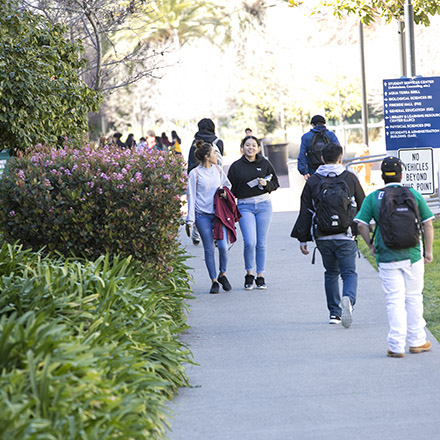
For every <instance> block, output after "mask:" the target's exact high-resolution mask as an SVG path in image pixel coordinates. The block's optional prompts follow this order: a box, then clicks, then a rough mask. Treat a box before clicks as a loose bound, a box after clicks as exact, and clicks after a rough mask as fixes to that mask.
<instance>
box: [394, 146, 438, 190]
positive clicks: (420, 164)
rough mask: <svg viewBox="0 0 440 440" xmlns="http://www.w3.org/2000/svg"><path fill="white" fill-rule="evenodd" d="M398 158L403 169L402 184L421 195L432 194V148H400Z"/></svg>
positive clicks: (433, 185) (433, 188)
mask: <svg viewBox="0 0 440 440" xmlns="http://www.w3.org/2000/svg"><path fill="white" fill-rule="evenodd" d="M397 153H398V155H399V159H400V160H401V161H402V163H403V166H404V169H403V173H402V184H403V185H404V186H408V187H411V188H414V189H415V190H416V191H418V192H419V193H420V194H422V195H429V194H434V192H435V182H434V158H433V151H432V148H401V149H400V150H398V152H397Z"/></svg>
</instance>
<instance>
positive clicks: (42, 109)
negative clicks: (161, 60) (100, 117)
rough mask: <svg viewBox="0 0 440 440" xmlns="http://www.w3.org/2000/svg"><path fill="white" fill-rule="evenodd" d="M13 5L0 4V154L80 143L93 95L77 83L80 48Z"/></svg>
mask: <svg viewBox="0 0 440 440" xmlns="http://www.w3.org/2000/svg"><path fill="white" fill-rule="evenodd" d="M29 9H30V8H26V7H23V6H22V2H19V1H17V0H7V1H4V0H3V1H1V2H0V151H1V150H3V149H5V148H11V150H12V149H17V150H22V151H23V150H24V149H26V147H28V146H29V145H31V144H33V145H35V144H37V143H38V142H50V143H55V142H60V141H61V143H62V139H63V137H64V136H66V135H67V134H69V135H70V136H72V137H76V138H78V139H82V138H83V137H84V135H85V134H86V133H87V129H88V113H89V112H90V111H97V110H98V109H99V105H100V102H101V96H100V94H99V93H98V92H96V91H94V90H92V89H90V88H89V87H87V85H86V84H85V83H84V82H83V81H82V80H81V78H80V76H79V74H78V72H79V71H80V70H81V69H83V68H84V67H85V59H84V58H83V57H82V54H83V52H84V48H83V46H82V43H81V42H80V41H79V40H75V41H71V39H70V36H69V29H68V28H67V26H62V25H59V24H57V25H54V24H52V23H51V22H50V21H49V20H48V19H47V18H45V17H44V15H43V14H34V13H32V12H31V11H30V10H29Z"/></svg>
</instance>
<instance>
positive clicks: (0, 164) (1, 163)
mask: <svg viewBox="0 0 440 440" xmlns="http://www.w3.org/2000/svg"><path fill="white" fill-rule="evenodd" d="M9 159H10V156H9V150H3V151H0V177H2V175H3V171H4V170H5V169H6V165H7V164H8V160H9Z"/></svg>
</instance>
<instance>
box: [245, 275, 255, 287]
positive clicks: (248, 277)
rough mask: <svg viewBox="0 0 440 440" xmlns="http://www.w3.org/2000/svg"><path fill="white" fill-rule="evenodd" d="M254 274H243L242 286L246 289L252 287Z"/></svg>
mask: <svg viewBox="0 0 440 440" xmlns="http://www.w3.org/2000/svg"><path fill="white" fill-rule="evenodd" d="M254 278H255V277H254V276H253V275H245V277H244V288H245V289H246V290H252V289H253V288H254Z"/></svg>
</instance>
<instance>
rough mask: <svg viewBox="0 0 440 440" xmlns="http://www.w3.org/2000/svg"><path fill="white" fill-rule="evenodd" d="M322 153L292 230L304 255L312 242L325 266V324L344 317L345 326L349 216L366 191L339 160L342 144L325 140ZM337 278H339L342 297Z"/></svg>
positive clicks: (351, 244)
mask: <svg viewBox="0 0 440 440" xmlns="http://www.w3.org/2000/svg"><path fill="white" fill-rule="evenodd" d="M322 158H323V162H324V164H323V165H320V166H319V167H318V169H317V170H316V173H315V174H313V175H312V176H310V178H308V179H307V182H306V184H305V185H304V188H303V191H302V194H301V207H300V212H299V215H298V218H297V220H296V223H295V226H294V227H293V230H292V233H291V234H290V235H291V237H293V238H297V239H298V240H299V242H300V250H301V252H302V253H303V254H304V255H307V254H308V253H309V251H308V249H307V242H308V241H315V243H316V247H317V248H318V250H319V252H320V254H321V256H322V263H323V265H324V268H325V273H324V280H325V283H324V288H325V294H326V298H327V308H328V310H329V313H330V319H329V324H340V323H341V322H342V325H343V326H344V327H345V328H348V327H350V326H351V324H352V321H353V306H354V305H355V303H356V292H357V281H358V276H357V272H356V255H357V245H356V240H355V238H356V232H357V231H356V224H355V223H354V222H353V219H354V216H355V214H356V212H357V211H358V209H359V208H360V206H361V205H362V202H363V200H364V198H365V194H364V190H363V189H362V186H361V184H360V183H359V180H358V178H357V177H356V176H355V175H354V174H353V173H351V172H350V171H347V170H346V169H345V167H344V166H343V165H342V147H341V146H340V145H337V144H334V143H328V144H326V145H325V146H324V148H323V149H322ZM315 251H316V249H315ZM314 253H315V252H314ZM314 253H313V254H314ZM312 263H314V255H313V259H312ZM339 277H341V278H342V285H343V288H342V298H341V294H340V291H339Z"/></svg>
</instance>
